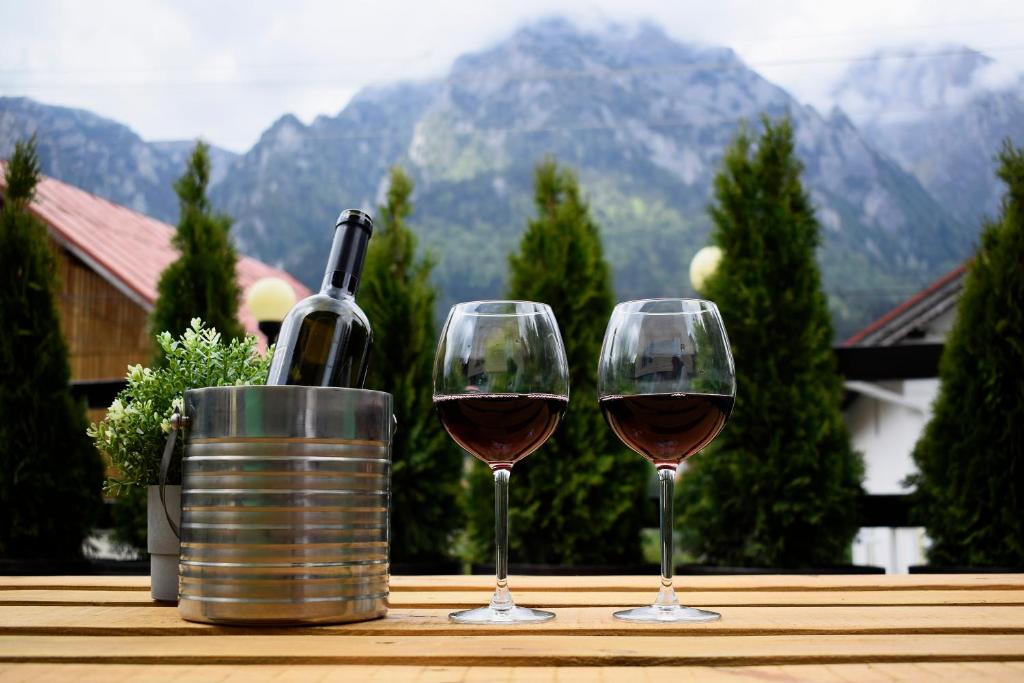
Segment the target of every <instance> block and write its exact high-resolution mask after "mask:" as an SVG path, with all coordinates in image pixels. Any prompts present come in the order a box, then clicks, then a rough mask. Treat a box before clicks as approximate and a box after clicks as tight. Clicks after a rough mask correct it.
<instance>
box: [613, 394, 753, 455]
mask: <svg viewBox="0 0 1024 683" xmlns="http://www.w3.org/2000/svg"><path fill="white" fill-rule="evenodd" d="M735 400H736V398H735V397H734V396H728V395H723V394H692V393H686V394H682V393H676V394H634V395H632V396H606V397H604V398H602V399H601V400H600V405H601V410H602V411H603V412H604V417H605V419H606V420H607V421H608V424H609V425H610V426H611V428H612V431H614V432H615V435H616V436H618V437H619V439H621V440H622V442H623V443H624V444H626V445H627V446H629V447H630V448H631V449H633V450H634V451H636V452H637V453H639V454H640V455H642V456H644V457H645V458H647V459H648V460H650V461H651V462H652V463H654V465H655V466H656V467H669V466H670V467H673V468H675V467H676V466H678V465H679V463H681V462H682V461H683V460H685V459H686V458H688V457H690V456H691V455H693V454H694V453H697V452H698V451H700V450H701V449H702V448H704V447H705V446H707V445H708V444H709V443H711V441H712V440H714V438H715V437H716V436H718V433H719V432H720V431H722V427H724V426H725V423H726V420H728V419H729V414H730V413H732V405H733V402H734V401H735Z"/></svg>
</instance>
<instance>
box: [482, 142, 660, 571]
mask: <svg viewBox="0 0 1024 683" xmlns="http://www.w3.org/2000/svg"><path fill="white" fill-rule="evenodd" d="M535 202H536V211H537V217H536V218H535V219H533V220H531V221H530V223H529V226H528V227H527V229H526V232H525V233H524V234H523V238H522V241H521V242H520V245H519V250H518V251H517V252H516V253H514V254H512V255H511V256H510V257H509V268H510V275H511V282H510V286H509V290H508V295H509V298H511V299H528V300H532V301H542V302H544V303H547V304H549V305H550V306H551V308H552V310H553V311H554V313H555V317H556V319H557V320H558V325H559V328H560V330H561V333H562V340H563V343H564V344H565V352H566V357H567V359H568V361H569V387H570V389H569V390H570V393H571V395H572V396H573V399H572V401H570V403H569V408H568V410H567V411H566V413H565V417H564V418H563V420H562V422H561V424H560V425H559V427H558V429H557V430H556V431H555V433H554V435H553V436H552V437H551V438H550V439H549V440H548V442H547V443H546V444H544V445H543V446H541V447H540V449H538V451H537V452H536V453H534V454H533V455H531V456H530V457H529V458H527V459H526V460H524V461H523V462H521V463H519V464H517V465H516V467H515V470H514V472H513V476H512V480H511V485H510V486H509V498H510V504H509V519H510V524H511V526H512V528H513V529H521V530H523V532H522V533H513V534H511V537H510V542H511V548H512V558H513V559H514V560H515V561H517V562H538V563H559V564H601V563H632V562H639V561H640V560H641V549H640V529H641V527H642V526H643V522H644V520H645V519H646V518H647V516H648V514H649V511H650V506H649V505H648V503H649V501H648V500H647V497H646V494H647V480H648V476H649V467H648V466H647V464H646V463H645V462H644V460H643V458H641V457H640V456H637V455H634V454H632V453H629V452H627V451H626V450H625V448H623V447H622V446H621V444H619V442H618V440H617V439H614V437H612V435H611V434H610V431H609V429H608V427H607V425H606V424H605V421H604V417H603V416H602V415H601V410H600V408H599V407H598V405H597V391H596V386H597V356H598V352H599V351H600V348H601V340H602V338H603V337H604V330H605V327H606V326H607V324H608V318H609V316H610V315H611V312H612V308H613V306H614V295H613V293H612V287H611V276H610V274H609V268H608V264H607V262H606V261H605V259H604V252H603V249H602V246H601V237H600V233H599V230H598V226H597V224H596V223H595V222H594V220H593V219H592V218H591V216H590V209H589V207H588V205H587V203H586V202H585V201H584V199H583V197H582V196H581V195H580V191H579V186H578V184H577V181H576V177H575V175H574V174H573V173H572V171H571V170H569V169H567V168H563V167H559V166H558V164H557V163H556V162H555V161H554V160H552V159H548V160H546V161H544V162H543V163H542V164H540V165H539V166H538V167H537V170H536V176H535ZM493 482H494V478H493V475H492V474H491V472H490V470H489V468H487V467H486V466H485V465H483V463H480V462H477V461H474V463H473V470H472V471H471V473H470V489H469V492H468V497H467V507H468V515H467V527H468V534H467V535H468V541H469V542H468V546H469V548H470V553H471V557H472V559H474V560H476V561H480V560H483V559H486V558H488V557H489V556H490V553H491V552H492V548H493V533H494V483H493Z"/></svg>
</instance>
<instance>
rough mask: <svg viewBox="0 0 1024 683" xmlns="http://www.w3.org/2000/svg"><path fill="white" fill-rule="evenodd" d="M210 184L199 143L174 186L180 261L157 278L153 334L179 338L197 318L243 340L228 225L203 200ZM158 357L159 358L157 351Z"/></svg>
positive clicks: (204, 151)
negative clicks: (162, 333)
mask: <svg viewBox="0 0 1024 683" xmlns="http://www.w3.org/2000/svg"><path fill="white" fill-rule="evenodd" d="M209 184H210V157H209V148H208V146H207V145H206V144H205V143H203V142H197V143H196V146H195V149H194V150H193V151H192V156H191V157H189V160H188V166H187V167H186V169H185V173H184V175H182V176H181V178H179V179H178V181H177V182H176V183H175V184H174V190H175V191H176V192H177V194H178V202H179V205H180V213H179V216H180V217H179V219H178V230H177V232H175V234H174V237H173V239H172V243H173V244H174V246H175V248H176V249H177V250H178V251H179V252H180V256H179V257H178V259H177V260H176V261H174V262H173V263H171V265H169V266H167V268H166V270H164V272H163V273H162V274H161V275H160V282H159V284H158V285H157V291H158V298H157V301H156V306H155V308H154V310H153V316H152V320H151V321H150V325H151V328H152V330H153V333H154V334H159V333H161V332H170V333H171V335H172V336H174V337H177V336H179V335H181V334H182V333H184V332H185V330H187V329H188V328H189V324H190V323H191V321H192V319H193V318H201V319H202V320H203V321H204V322H205V323H206V324H207V325H208V326H209V327H212V328H214V329H216V330H217V331H219V332H220V333H221V334H222V335H223V336H224V337H225V338H226V339H235V338H238V337H241V336H242V334H243V330H242V326H241V324H240V323H239V322H238V318H237V314H238V299H239V289H238V283H237V281H236V280H235V265H236V264H237V262H238V255H237V254H236V253H235V248H234V246H233V245H232V244H231V238H230V236H229V232H230V230H231V219H230V218H229V217H228V216H226V215H223V214H218V213H214V211H213V209H212V208H211V206H210V200H209V198H208V197H207V189H208V187H209ZM157 355H158V358H161V359H162V358H163V354H162V351H161V350H160V349H157ZM161 362H162V361H161Z"/></svg>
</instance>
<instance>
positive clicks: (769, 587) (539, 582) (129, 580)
mask: <svg viewBox="0 0 1024 683" xmlns="http://www.w3.org/2000/svg"><path fill="white" fill-rule="evenodd" d="M510 582H511V585H512V587H513V588H518V589H520V590H523V589H529V590H531V591H538V592H542V591H543V592H548V591H553V592H576V591H586V592H592V591H607V592H629V591H638V592H648V591H649V592H654V591H656V590H657V587H658V578H657V576H653V575H652V576H512V577H511V578H510ZM493 585H494V577H493V576H483V575H473V576H469V575H451V576H392V577H391V587H392V590H394V591H396V592H398V591H411V592H422V591H436V590H439V589H443V590H446V591H479V590H488V589H489V588H491V587H493ZM676 587H677V590H679V591H680V592H683V591H688V592H699V591H712V592H718V591H722V590H728V591H758V592H764V591H807V590H833V589H842V590H847V591H857V590H867V591H888V590H898V591H904V590H942V591H946V590H1024V574H888V575H879V574H875V575H847V576H832V575H830V576H780V575H756V576H678V577H676ZM0 589H3V590H15V589H47V590H69V589H70V590H93V589H104V590H137V591H147V590H149V577H146V576H0Z"/></svg>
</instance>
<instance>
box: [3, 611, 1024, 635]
mask: <svg viewBox="0 0 1024 683" xmlns="http://www.w3.org/2000/svg"><path fill="white" fill-rule="evenodd" d="M466 632H468V633H472V634H475V635H502V634H505V635H522V634H524V633H543V634H549V635H572V634H578V635H592V636H597V635H612V636H614V635H626V636H629V635H654V636H664V635H670V634H679V635H684V636H696V635H787V634H788V635H800V634H804V635H843V634H879V635H881V634H894V635H895V634H926V633H933V634H956V633H962V634H972V633H973V634H993V635H998V634H1002V635H1009V634H1024V608H1020V607H1008V606H987V607H960V606H958V607H948V606H945V607H930V606H929V607H834V608H831V609H827V610H823V609H819V608H814V607H730V608H726V609H724V614H723V619H722V620H721V621H716V622H712V623H709V624H630V623H626V622H622V621H618V620H616V619H614V618H613V617H612V610H611V609H610V608H606V607H565V608H562V609H559V610H558V614H557V617H556V618H555V619H554V620H553V621H549V622H545V623H542V624H532V625H522V626H469V625H465V624H452V623H450V622H449V621H448V610H445V609H394V610H391V612H390V613H389V614H388V616H387V618H385V619H377V620H374V621H365V622H359V623H354V624H337V625H331V626H310V627H279V628H268V627H245V626H213V625H209V624H197V623H193V622H188V621H185V620H184V619H182V618H181V617H180V616H179V615H178V611H177V610H176V609H175V608H173V607H161V608H156V609H154V608H151V607H92V606H76V607H51V606H34V607H0V634H3V635H17V634H20V635H94V636H99V635H106V636H126V635H137V636H142V635H151V636H170V635H200V636H211V635H236V636H237V635H252V634H263V635H271V634H277V635H339V634H341V635H417V636H432V635H437V636H441V635H446V634H452V633H466Z"/></svg>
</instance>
